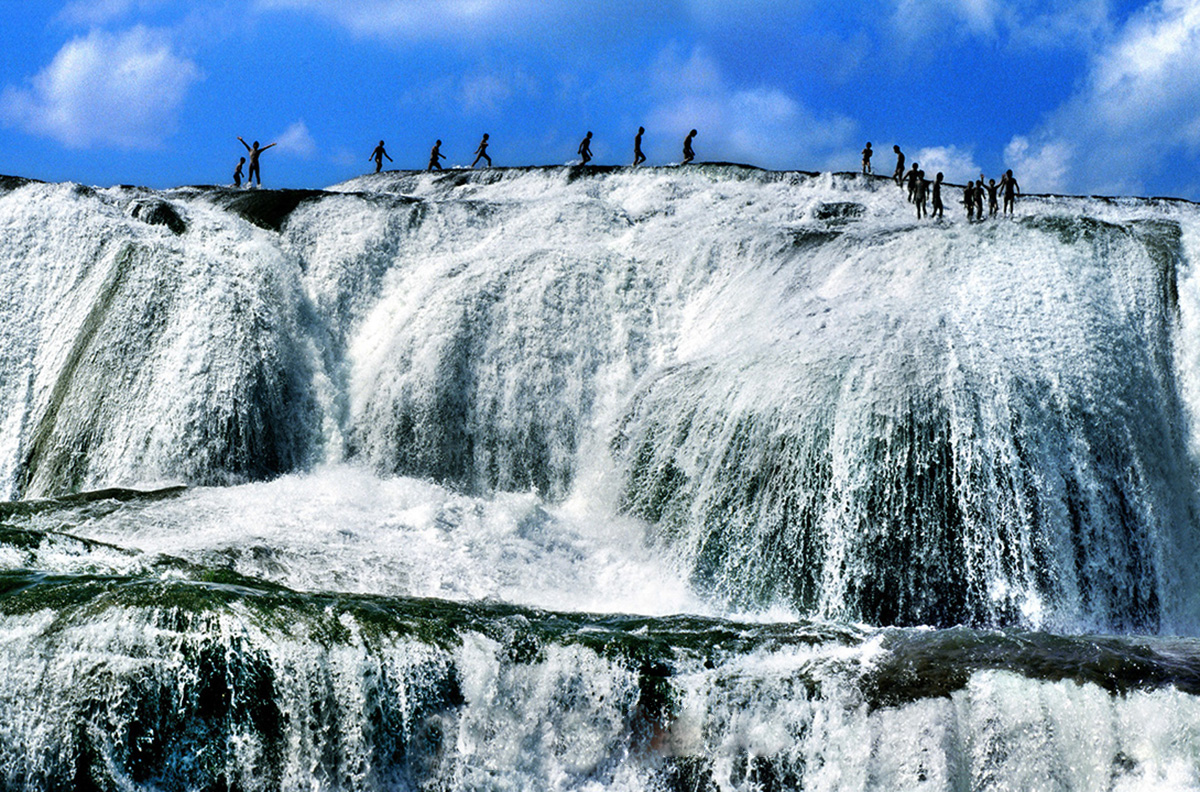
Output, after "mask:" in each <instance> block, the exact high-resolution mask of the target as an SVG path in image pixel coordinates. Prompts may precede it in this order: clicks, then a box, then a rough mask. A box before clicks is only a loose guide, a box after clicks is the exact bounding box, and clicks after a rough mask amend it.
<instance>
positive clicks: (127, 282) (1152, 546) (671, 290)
mask: <svg viewBox="0 0 1200 792" xmlns="http://www.w3.org/2000/svg"><path fill="white" fill-rule="evenodd" d="M1019 208H1020V210H1021V213H1020V214H1019V215H1018V216H1017V217H1016V218H1013V219H1005V220H997V221H991V222H987V223H980V224H968V223H966V222H965V221H964V220H961V219H957V218H956V219H953V220H950V221H945V222H940V223H931V222H922V223H916V222H914V220H913V219H912V218H911V212H910V209H911V207H909V205H908V204H906V203H905V202H904V200H903V198H902V197H901V195H900V194H899V191H897V190H896V189H895V187H894V186H893V185H892V184H891V183H890V182H889V181H887V180H883V179H873V178H869V177H857V176H847V175H829V174H824V175H821V174H804V173H768V172H763V171H758V170H754V169H750V168H744V167H740V166H715V165H705V166H699V167H695V168H688V169H645V170H637V171H634V170H630V169H604V168H596V169H588V170H581V169H578V168H547V169H512V170H487V171H478V172H475V171H450V172H447V173H444V174H413V173H389V174H379V175H375V176H370V177H363V178H361V179H356V180H354V181H351V182H347V183H345V184H342V185H338V186H336V187H334V188H331V189H330V190H327V191H244V192H240V191H239V192H235V191H229V190H225V189H221V188H203V187H194V188H179V189H176V190H170V191H162V192H155V191H149V190H144V189H137V188H129V187H123V188H111V189H91V188H84V187H79V186H76V185H47V184H41V183H35V182H27V181H24V180H20V179H14V178H6V179H3V180H0V295H2V296H0V299H2V300H3V301H4V305H3V309H4V310H3V313H2V314H0V316H2V317H3V318H2V319H0V405H3V411H2V412H0V486H2V487H3V488H4V490H5V492H6V493H7V495H8V497H10V498H12V499H13V500H12V501H11V502H9V503H7V504H0V569H2V570H3V571H0V786H3V787H4V788H10V789H70V788H93V787H94V788H103V789H130V788H136V789H301V788H303V789H337V790H342V789H345V790H352V789H353V790H357V789H363V790H367V789H413V790H417V789H420V790H435V789H436V790H479V789H496V790H501V789H513V790H534V789H563V790H568V789H569V790H598V789H625V790H635V789H636V790H643V789H647V790H722V791H724V790H783V789H805V790H812V789H817V790H843V789H879V790H894V789H929V790H934V789H953V790H959V789H1014V790H1016V789H1079V790H1092V789H1112V790H1126V789H1200V747H1198V746H1200V643H1197V642H1196V640H1195V638H1194V636H1196V635H1197V633H1198V631H1200V570H1198V569H1197V558H1198V557H1200V490H1198V488H1197V484H1196V482H1197V475H1196V474H1197V468H1196V465H1197V460H1198V459H1200V455H1198V453H1197V452H1198V450H1200V432H1197V431H1196V430H1195V426H1196V424H1195V418H1196V416H1197V408H1200V278H1198V277H1197V274H1196V273H1195V272H1194V271H1193V269H1194V267H1193V262H1194V261H1195V260H1196V258H1197V255H1198V254H1200V210H1197V209H1196V207H1195V206H1194V205H1192V204H1189V203H1186V202H1171V201H1146V200H1133V199H1126V200H1103V199H1077V198H1062V197H1038V198H1026V199H1025V200H1024V201H1023V202H1022V203H1021V204H1020V206H1019ZM178 485H186V486H178Z"/></svg>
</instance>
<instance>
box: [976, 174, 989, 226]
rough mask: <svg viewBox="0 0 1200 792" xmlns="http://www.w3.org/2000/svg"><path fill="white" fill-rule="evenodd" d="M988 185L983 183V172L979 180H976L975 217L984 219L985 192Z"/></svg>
mask: <svg viewBox="0 0 1200 792" xmlns="http://www.w3.org/2000/svg"><path fill="white" fill-rule="evenodd" d="M986 187H987V185H985V184H984V183H983V174H980V176H979V181H977V182H975V219H976V220H982V219H983V193H984V191H985V189H986Z"/></svg>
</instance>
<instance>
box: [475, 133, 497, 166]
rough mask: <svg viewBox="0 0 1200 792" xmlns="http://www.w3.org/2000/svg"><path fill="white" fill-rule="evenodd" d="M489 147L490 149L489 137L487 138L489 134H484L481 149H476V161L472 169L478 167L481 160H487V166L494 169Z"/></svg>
mask: <svg viewBox="0 0 1200 792" xmlns="http://www.w3.org/2000/svg"><path fill="white" fill-rule="evenodd" d="M487 147H488V136H487V133H486V132H484V133H483V140H481V141H479V148H477V149H475V161H474V162H472V163H471V167H472V168H474V167H475V166H476V165H478V164H479V160H481V159H485V160H487V166H488V167H489V168H490V167H492V158H491V157H489V156H488V153H487Z"/></svg>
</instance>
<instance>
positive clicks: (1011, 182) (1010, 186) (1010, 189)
mask: <svg viewBox="0 0 1200 792" xmlns="http://www.w3.org/2000/svg"><path fill="white" fill-rule="evenodd" d="M1000 191H1001V192H1003V193H1004V214H1012V212H1013V208H1014V206H1015V204H1016V199H1015V198H1014V197H1013V195H1014V192H1017V193H1019V192H1021V185H1019V184H1017V180H1016V179H1014V178H1013V174H1012V169H1011V168H1010V169H1009V170H1007V171H1005V172H1004V175H1003V176H1001V177H1000Z"/></svg>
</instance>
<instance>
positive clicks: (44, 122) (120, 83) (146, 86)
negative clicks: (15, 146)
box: [0, 26, 202, 148]
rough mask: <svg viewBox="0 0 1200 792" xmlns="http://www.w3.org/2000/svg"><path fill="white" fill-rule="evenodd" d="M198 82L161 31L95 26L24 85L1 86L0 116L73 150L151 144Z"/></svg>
mask: <svg viewBox="0 0 1200 792" xmlns="http://www.w3.org/2000/svg"><path fill="white" fill-rule="evenodd" d="M200 79H202V74H201V72H200V69H199V68H198V67H197V66H196V65H195V64H194V63H192V62H191V61H190V60H188V59H186V58H183V57H180V56H179V55H177V54H176V53H175V52H173V50H172V47H171V43H170V41H169V39H168V37H167V36H166V35H165V34H164V33H162V32H161V31H155V30H150V29H148V28H144V27H140V26H139V27H135V28H133V29H131V30H128V31H126V32H124V33H115V34H114V33H107V32H103V31H93V32H92V33H90V34H89V35H88V36H87V37H85V38H77V39H75V40H73V41H71V42H68V43H67V44H66V45H65V46H64V47H63V48H62V49H61V50H60V51H59V53H58V54H57V55H56V56H55V57H54V60H53V61H52V62H51V63H50V65H49V66H47V67H46V68H45V69H44V70H42V72H40V73H39V74H38V75H37V76H36V77H34V78H33V80H32V81H31V84H30V85H29V86H28V87H26V88H16V87H13V86H9V87H7V88H5V89H4V92H3V94H2V95H0V118H3V119H4V121H5V122H6V123H9V124H12V125H15V126H18V127H21V128H22V129H25V130H26V131H28V132H31V133H33V134H37V135H45V136H48V137H52V138H54V139H56V140H59V141H61V142H62V143H64V144H65V145H67V146H69V147H71V148H90V147H92V146H116V147H120V148H157V147H159V146H161V145H162V142H163V139H164V138H166V137H167V136H168V135H169V134H171V133H172V132H174V130H175V128H176V126H177V116H178V112H179V108H180V106H181V105H182V104H183V100H184V98H185V97H186V96H187V92H188V89H190V88H191V86H192V85H193V84H194V83H195V82H196V81H198V80H200Z"/></svg>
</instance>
